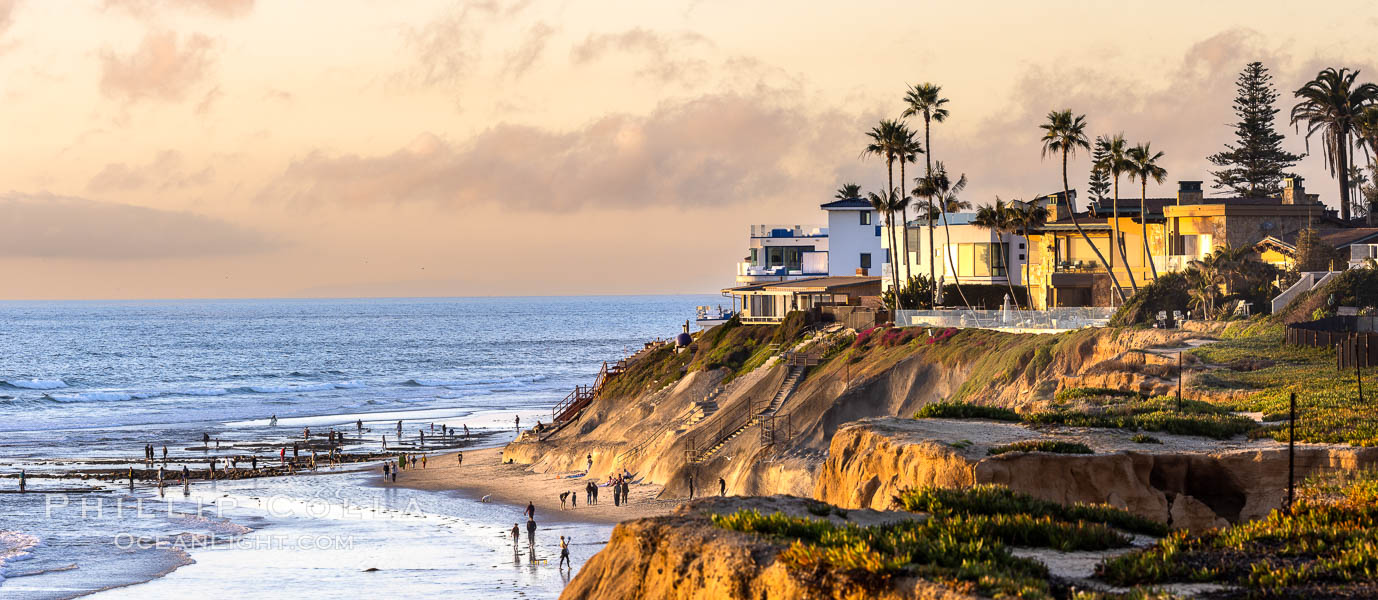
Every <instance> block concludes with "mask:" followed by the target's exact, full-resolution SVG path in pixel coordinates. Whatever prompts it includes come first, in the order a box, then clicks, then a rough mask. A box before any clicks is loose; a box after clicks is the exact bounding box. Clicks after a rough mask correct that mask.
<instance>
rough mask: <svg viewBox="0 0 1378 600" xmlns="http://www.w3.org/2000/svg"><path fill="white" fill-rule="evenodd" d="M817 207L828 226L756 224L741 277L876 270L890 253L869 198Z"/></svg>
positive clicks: (755, 280) (787, 278) (753, 279)
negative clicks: (882, 241)
mask: <svg viewBox="0 0 1378 600" xmlns="http://www.w3.org/2000/svg"><path fill="white" fill-rule="evenodd" d="M819 208H821V209H823V211H824V212H826V213H827V214H828V226H827V227H820V226H817V225H752V226H751V237H750V239H749V241H748V243H747V255H746V257H745V258H743V259H742V262H740V263H738V264H737V282H738V283H766V282H771V281H791V280H795V279H803V278H806V277H821V276H824V275H831V276H834V277H837V276H856V275H871V274H878V273H879V272H880V268H881V265H882V264H884V263H885V262H886V254H885V250H884V249H883V248H881V245H880V238H881V228H880V225H879V223H880V221H879V219H878V215H876V211H874V210H872V209H871V203H869V202H866V201H865V200H862V199H860V198H850V199H847V200H837V201H835V202H828V203H825V204H822V205H819Z"/></svg>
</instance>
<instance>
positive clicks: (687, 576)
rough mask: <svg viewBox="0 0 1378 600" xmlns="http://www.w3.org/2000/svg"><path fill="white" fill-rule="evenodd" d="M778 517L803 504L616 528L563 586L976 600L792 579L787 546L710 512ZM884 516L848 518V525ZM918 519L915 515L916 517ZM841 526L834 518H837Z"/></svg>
mask: <svg viewBox="0 0 1378 600" xmlns="http://www.w3.org/2000/svg"><path fill="white" fill-rule="evenodd" d="M743 507H745V508H756V509H758V510H762V511H763V512H765V511H773V510H779V511H782V512H786V513H790V514H798V515H803V514H806V513H805V509H804V501H803V500H800V499H797V498H786V497H777V498H729V499H716V498H714V499H709V500H706V501H703V502H695V503H692V504H690V505H688V506H685V507H682V508H681V509H680V510H679V511H678V512H677V514H675V515H673V516H668V517H656V518H651V519H640V520H636V521H627V522H624V523H621V524H619V525H618V526H617V527H616V528H615V529H613V532H612V537H611V539H610V540H609V541H608V545H607V546H606V547H604V548H603V550H602V551H600V552H599V553H598V554H596V555H594V557H593V558H592V559H590V560H589V562H588V563H586V564H585V565H584V567H583V568H582V569H580V570H579V574H578V575H577V576H575V577H574V579H573V580H571V581H570V583H569V585H567V586H565V590H564V593H563V594H561V595H560V597H561V598H565V599H584V598H618V599H627V600H636V599H646V600H651V599H655V600H661V599H675V600H690V599H695V600H697V599H702V600H719V599H722V598H737V599H759V600H766V599H772V600H775V599H788V598H818V599H822V598H830V599H836V600H844V599H845V600H853V599H855V600H861V599H862V598H880V599H884V600H889V599H899V598H911V599H912V598H920V599H931V600H964V599H968V598H971V597H970V596H966V595H963V594H959V593H956V592H953V591H951V590H949V589H947V588H944V587H941V586H938V585H936V584H933V583H930V582H926V581H921V580H917V579H909V578H905V579H900V580H896V581H893V582H891V583H892V585H891V587H890V588H889V589H885V590H868V589H865V588H862V587H860V586H858V585H856V584H855V583H852V582H849V581H847V580H845V579H842V578H838V577H836V576H835V575H833V574H829V573H808V574H801V573H797V572H791V570H790V569H788V568H787V567H786V566H785V565H784V564H782V563H780V562H779V561H777V560H776V557H777V556H778V555H779V553H780V552H781V551H783V550H784V549H785V548H786V546H784V545H783V544H779V543H775V542H771V541H769V540H767V539H764V538H761V537H758V536H753V535H748V534H744V533H739V532H735V531H728V530H725V529H720V528H718V527H715V526H713V524H712V522H711V521H710V520H709V517H708V513H710V512H720V513H726V512H731V511H734V510H736V509H738V508H743ZM868 516H869V517H870V518H871V519H875V518H877V517H878V515H875V514H872V515H862V514H857V515H855V516H853V515H848V518H849V519H864V518H867V517H868ZM910 517H912V515H910ZM834 519H836V517H834Z"/></svg>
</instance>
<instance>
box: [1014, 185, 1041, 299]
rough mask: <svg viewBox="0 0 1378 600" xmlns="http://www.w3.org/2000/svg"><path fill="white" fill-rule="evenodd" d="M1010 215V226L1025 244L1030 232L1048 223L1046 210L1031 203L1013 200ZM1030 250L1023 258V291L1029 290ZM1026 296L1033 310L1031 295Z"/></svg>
mask: <svg viewBox="0 0 1378 600" xmlns="http://www.w3.org/2000/svg"><path fill="white" fill-rule="evenodd" d="M1010 215H1011V216H1010V218H1011V222H1012V224H1013V225H1014V226H1015V227H1016V228H1017V229H1018V230H1019V231H1020V234H1021V235H1023V236H1024V240H1025V242H1027V241H1028V239H1029V231H1030V230H1032V229H1037V228H1040V227H1042V226H1043V224H1044V223H1047V222H1048V209H1047V208H1044V207H1042V206H1037V205H1035V204H1033V203H1032V202H1020V201H1018V200H1015V201H1014V202H1013V203H1012V206H1011V207H1010ZM1032 250H1033V248H1032V247H1030V248H1029V252H1026V253H1025V258H1024V278H1023V281H1024V289H1025V290H1029V289H1031V288H1030V287H1029V259H1030V258H1032V257H1033V252H1032ZM1028 296H1029V308H1030V309H1033V295H1032V294H1028Z"/></svg>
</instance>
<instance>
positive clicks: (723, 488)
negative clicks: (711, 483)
mask: <svg viewBox="0 0 1378 600" xmlns="http://www.w3.org/2000/svg"><path fill="white" fill-rule="evenodd" d="M718 495H719V496H726V495H727V482H726V481H724V480H723V478H721V477H719V478H718Z"/></svg>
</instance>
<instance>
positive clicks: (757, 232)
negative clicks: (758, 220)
mask: <svg viewBox="0 0 1378 600" xmlns="http://www.w3.org/2000/svg"><path fill="white" fill-rule="evenodd" d="M751 237H753V238H786V239H788V238H821V237H828V228H827V227H820V226H817V225H772V224H765V225H752V226H751Z"/></svg>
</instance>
